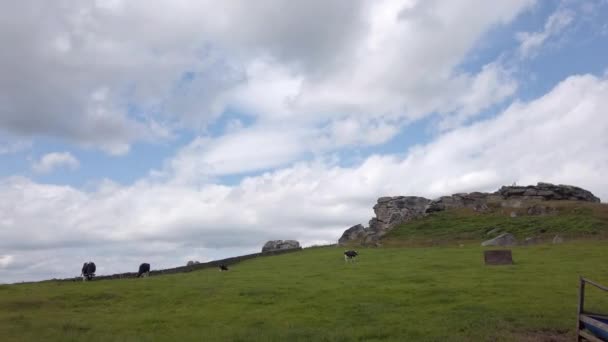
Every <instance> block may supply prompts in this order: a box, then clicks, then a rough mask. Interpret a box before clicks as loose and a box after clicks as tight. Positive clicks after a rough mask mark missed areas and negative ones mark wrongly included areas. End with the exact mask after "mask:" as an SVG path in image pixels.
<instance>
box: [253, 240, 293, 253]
mask: <svg viewBox="0 0 608 342" xmlns="http://www.w3.org/2000/svg"><path fill="white" fill-rule="evenodd" d="M292 248H300V243H299V242H298V241H296V240H271V241H268V242H266V243H265V244H264V247H262V253H264V252H272V251H278V250H281V249H292Z"/></svg>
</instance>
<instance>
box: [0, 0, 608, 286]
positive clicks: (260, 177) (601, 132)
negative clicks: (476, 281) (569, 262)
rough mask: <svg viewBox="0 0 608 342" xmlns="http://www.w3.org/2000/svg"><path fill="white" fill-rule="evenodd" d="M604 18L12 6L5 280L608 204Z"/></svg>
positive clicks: (486, 6) (2, 238) (1, 114)
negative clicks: (393, 205)
mask: <svg viewBox="0 0 608 342" xmlns="http://www.w3.org/2000/svg"><path fill="white" fill-rule="evenodd" d="M607 17H608V1H606V0H595V1H591V0H590V1H586V0H581V1H578V0H577V1H574V0H562V1H558V0H551V1H534V0H500V1H498V0H497V1H485V0H462V1H450V0H444V1H441V0H424V1H422V0H402V1H401V0H323V1H316V0H309V1H292V0H260V1H255V2H252V1H245V0H227V1H222V2H219V3H218V2H217V1H205V0H197V1H193V0H171V1H169V0H167V1H162V0H159V1H153V2H150V1H143V0H129V1H127V0H71V1H70V0H57V1H45V2H41V1H34V0H22V1H9V0H0V44H2V52H1V53H0V283H3V282H4V283H10V282H19V281H30V280H40V279H49V278H62V277H72V276H77V275H79V273H80V267H81V265H82V263H83V262H85V261H89V260H92V261H95V263H96V264H97V270H98V272H97V273H98V274H112V273H118V272H128V271H130V272H133V271H136V270H137V267H138V266H139V264H140V263H142V262H149V263H151V265H152V268H166V267H175V266H180V265H184V264H185V263H186V262H187V261H188V260H198V261H201V262H203V261H208V260H213V259H219V258H223V257H229V256H235V255H240V254H246V253H252V252H257V251H259V250H261V247H262V246H263V244H264V243H265V242H266V241H267V240H275V239H295V240H298V241H300V243H302V244H303V245H304V246H311V245H319V244H329V243H335V242H336V241H337V239H338V238H339V237H340V235H341V233H342V232H343V231H344V230H345V229H347V228H348V227H350V226H353V225H355V224H359V223H362V224H364V225H366V224H367V222H368V221H369V219H370V218H371V217H372V216H373V215H374V214H373V210H372V207H373V205H374V204H375V202H376V199H377V198H378V197H382V196H396V195H412V196H425V197H427V198H436V197H438V196H442V195H449V194H452V193H457V192H470V191H488V192H491V191H495V190H497V189H498V188H500V186H502V185H506V184H512V183H513V182H516V183H517V184H521V185H526V184H536V183H537V182H541V181H542V182H551V183H555V184H571V185H576V186H580V187H583V188H585V189H588V190H590V191H592V192H593V193H594V194H595V195H596V196H599V197H600V198H601V199H602V201H606V200H607V199H608V182H607V181H606V177H605V175H606V174H608V153H607V151H608V112H606V109H605V108H606V107H605V103H606V99H608V23H607V22H606V20H605V19H606V18H607Z"/></svg>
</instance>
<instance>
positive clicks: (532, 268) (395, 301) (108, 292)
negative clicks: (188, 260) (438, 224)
mask: <svg viewBox="0 0 608 342" xmlns="http://www.w3.org/2000/svg"><path fill="white" fill-rule="evenodd" d="M342 251H343V249H341V248H338V247H323V248H311V249H306V250H304V251H302V252H298V253H292V254H286V255H280V256H273V257H264V258H257V259H254V260H249V261H246V262H242V263H240V264H237V265H235V266H234V267H232V268H231V271H230V272H224V273H220V272H218V271H217V270H215V269H210V270H204V271H198V272H191V273H185V274H177V275H167V276H158V277H150V278H147V279H123V280H108V281H97V282H89V283H82V282H45V283H37V284H21V285H4V286H0V340H1V341H549V340H551V338H553V340H555V341H562V340H564V341H566V340H573V338H574V327H575V323H576V308H577V286H578V276H579V275H584V276H586V277H589V278H591V279H593V280H596V281H598V282H600V283H604V284H608V262H607V260H608V242H604V241H595V242H593V241H584V242H569V243H565V244H562V245H548V244H547V245H537V246H533V247H515V248H513V255H514V260H515V262H516V264H515V265H513V266H493V267H488V266H484V265H483V262H482V249H481V248H480V247H478V243H475V244H471V245H467V246H465V247H463V248H458V247H421V248H375V249H374V248H369V249H359V252H360V260H359V262H357V263H356V264H345V263H344V260H343V258H342ZM588 300H589V303H590V304H589V308H590V309H595V310H597V311H600V310H604V311H608V295H604V294H602V293H599V291H598V292H594V291H589V293H588Z"/></svg>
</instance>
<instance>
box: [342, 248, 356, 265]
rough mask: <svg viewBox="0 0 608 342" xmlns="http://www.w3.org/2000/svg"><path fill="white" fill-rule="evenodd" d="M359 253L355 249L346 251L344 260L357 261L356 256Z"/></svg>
mask: <svg viewBox="0 0 608 342" xmlns="http://www.w3.org/2000/svg"><path fill="white" fill-rule="evenodd" d="M357 255H359V253H357V251H355V250H349V251H344V262H348V261H351V262H353V261H355V257H356V256H357Z"/></svg>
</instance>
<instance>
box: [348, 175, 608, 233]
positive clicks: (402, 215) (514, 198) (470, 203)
mask: <svg viewBox="0 0 608 342" xmlns="http://www.w3.org/2000/svg"><path fill="white" fill-rule="evenodd" d="M561 200H568V201H587V202H600V199H599V198H597V197H595V196H594V195H593V194H592V193H591V192H589V191H587V190H585V189H581V188H579V187H576V186H571V185H553V184H550V183H538V184H537V185H529V186H517V185H513V186H503V187H501V188H500V189H499V190H498V191H496V192H493V193H484V192H472V193H458V194H453V195H451V196H443V197H440V198H438V199H436V200H432V201H431V200H429V199H426V198H424V197H415V196H396V197H380V198H379V199H378V202H377V203H376V205H374V213H375V214H376V216H375V217H373V218H372V219H371V220H370V221H369V227H368V228H366V227H363V226H362V225H360V224H359V225H356V226H353V227H350V228H348V229H347V230H346V231H345V232H344V234H342V237H340V240H339V243H340V244H346V243H352V242H360V243H362V244H364V245H366V244H367V245H378V243H379V242H378V241H379V240H380V239H381V238H382V236H384V235H385V234H386V233H387V232H388V231H390V230H391V229H393V228H394V227H396V226H398V225H400V224H404V223H407V222H409V221H411V220H414V219H416V218H419V217H423V216H425V215H428V214H432V213H433V212H438V211H443V210H450V209H458V208H470V209H473V210H475V211H479V212H484V211H488V210H491V208H505V209H507V210H508V208H513V209H517V211H511V212H510V215H511V217H517V216H518V215H521V214H523V215H525V214H526V213H527V214H528V215H551V214H554V213H556V212H557V209H556V208H554V207H552V206H551V205H546V204H543V202H546V201H561ZM522 209H523V210H522Z"/></svg>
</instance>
